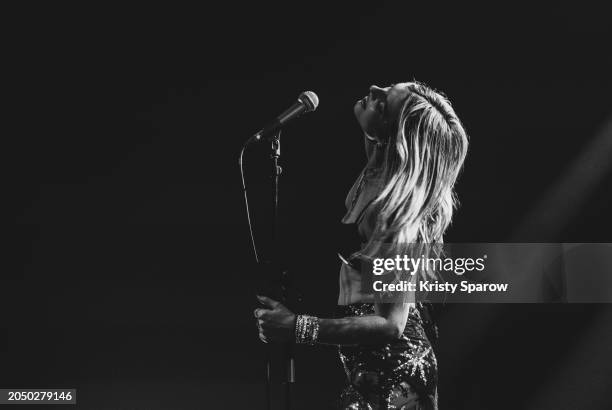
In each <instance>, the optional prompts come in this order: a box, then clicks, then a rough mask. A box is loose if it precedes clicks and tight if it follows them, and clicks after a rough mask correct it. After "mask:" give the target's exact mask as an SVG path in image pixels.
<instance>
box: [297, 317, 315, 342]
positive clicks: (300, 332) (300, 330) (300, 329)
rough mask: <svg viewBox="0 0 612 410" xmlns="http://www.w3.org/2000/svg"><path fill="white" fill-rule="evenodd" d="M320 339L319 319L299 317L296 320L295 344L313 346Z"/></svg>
mask: <svg viewBox="0 0 612 410" xmlns="http://www.w3.org/2000/svg"><path fill="white" fill-rule="evenodd" d="M318 337H319V318H318V317H316V316H308V315H298V316H297V318H296V320H295V342H296V343H306V344H309V345H313V344H315V343H316V342H317V339H318Z"/></svg>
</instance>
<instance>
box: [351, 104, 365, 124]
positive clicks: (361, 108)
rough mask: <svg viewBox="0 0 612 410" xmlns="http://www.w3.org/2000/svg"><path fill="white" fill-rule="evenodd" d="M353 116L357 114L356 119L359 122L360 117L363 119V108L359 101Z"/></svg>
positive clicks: (354, 108)
mask: <svg viewBox="0 0 612 410" xmlns="http://www.w3.org/2000/svg"><path fill="white" fill-rule="evenodd" d="M353 114H355V118H356V119H357V121H359V117H361V115H362V114H363V107H362V106H361V104H360V103H359V101H357V102H356V103H355V105H354V106H353Z"/></svg>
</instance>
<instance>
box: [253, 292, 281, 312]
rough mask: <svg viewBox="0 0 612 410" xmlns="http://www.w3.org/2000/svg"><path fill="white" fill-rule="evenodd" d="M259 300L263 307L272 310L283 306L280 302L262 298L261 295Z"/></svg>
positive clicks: (258, 297) (265, 297) (258, 296)
mask: <svg viewBox="0 0 612 410" xmlns="http://www.w3.org/2000/svg"><path fill="white" fill-rule="evenodd" d="M257 299H258V300H259V302H260V303H261V304H262V305H264V306H266V307H269V308H270V309H275V308H276V307H278V306H279V305H280V304H281V303H280V302H277V301H276V300H274V299H270V298H269V297H267V296H260V295H257Z"/></svg>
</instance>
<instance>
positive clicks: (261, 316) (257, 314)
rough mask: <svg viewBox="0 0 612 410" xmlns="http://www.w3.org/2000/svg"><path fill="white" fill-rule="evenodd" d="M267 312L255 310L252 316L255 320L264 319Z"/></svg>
mask: <svg viewBox="0 0 612 410" xmlns="http://www.w3.org/2000/svg"><path fill="white" fill-rule="evenodd" d="M268 312H269V311H268V310H266V309H255V310H254V311H253V316H255V317H256V318H257V319H265V316H266V314H267V313H268Z"/></svg>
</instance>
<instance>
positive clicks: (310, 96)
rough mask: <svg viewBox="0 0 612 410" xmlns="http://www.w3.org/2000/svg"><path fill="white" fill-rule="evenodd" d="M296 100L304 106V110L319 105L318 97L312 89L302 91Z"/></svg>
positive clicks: (314, 108)
mask: <svg viewBox="0 0 612 410" xmlns="http://www.w3.org/2000/svg"><path fill="white" fill-rule="evenodd" d="M298 101H300V102H301V103H302V104H304V105H305V106H306V108H307V110H306V112H310V111H314V110H316V109H317V107H318V106H319V97H317V95H316V94H315V93H313V92H312V91H304V92H303V93H302V94H300V96H299V97H298Z"/></svg>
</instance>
